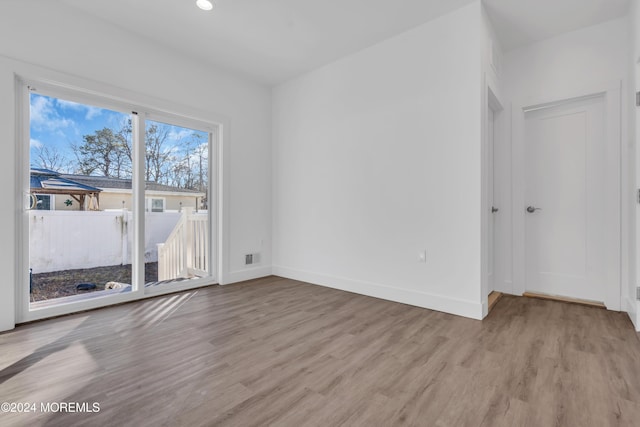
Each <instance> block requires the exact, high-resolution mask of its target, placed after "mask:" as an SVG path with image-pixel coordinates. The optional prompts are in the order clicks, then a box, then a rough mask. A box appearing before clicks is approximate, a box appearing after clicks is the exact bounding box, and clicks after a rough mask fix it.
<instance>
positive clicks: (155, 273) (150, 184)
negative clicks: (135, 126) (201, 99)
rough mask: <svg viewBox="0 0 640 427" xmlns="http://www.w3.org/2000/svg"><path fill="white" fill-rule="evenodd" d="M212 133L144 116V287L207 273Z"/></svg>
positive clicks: (195, 278) (209, 242)
mask: <svg viewBox="0 0 640 427" xmlns="http://www.w3.org/2000/svg"><path fill="white" fill-rule="evenodd" d="M210 145H211V144H210V134H209V133H208V132H204V131H200V130H197V129H192V128H188V127H182V126H176V125H173V124H169V123H163V122H158V121H152V120H147V121H146V133H145V207H146V209H145V239H144V240H145V252H144V258H145V287H146V288H147V289H149V288H152V287H156V286H172V285H174V284H177V283H183V284H184V282H186V281H190V282H193V281H194V280H197V279H202V278H208V277H211V272H212V270H211V259H212V256H211V255H212V254H211V218H210V207H209V199H210V198H209V194H210V193H209V187H210V181H209V169H210V166H209V165H210V163H209V159H210V151H211V147H210Z"/></svg>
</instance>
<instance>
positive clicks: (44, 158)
mask: <svg viewBox="0 0 640 427" xmlns="http://www.w3.org/2000/svg"><path fill="white" fill-rule="evenodd" d="M37 162H38V163H37V164H38V166H39V167H41V168H43V169H49V170H52V171H56V172H69V171H70V170H69V169H70V168H71V162H69V160H68V159H67V158H66V157H65V155H64V154H63V153H61V152H60V150H58V149H57V148H55V147H49V146H46V145H42V146H41V147H38V149H37Z"/></svg>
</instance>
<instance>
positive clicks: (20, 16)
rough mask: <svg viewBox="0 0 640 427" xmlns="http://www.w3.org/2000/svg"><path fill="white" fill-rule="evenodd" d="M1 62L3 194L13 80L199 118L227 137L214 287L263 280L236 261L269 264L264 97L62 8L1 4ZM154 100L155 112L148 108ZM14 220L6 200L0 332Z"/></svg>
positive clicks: (5, 320) (9, 158)
mask: <svg viewBox="0 0 640 427" xmlns="http://www.w3.org/2000/svg"><path fill="white" fill-rule="evenodd" d="M36 6H37V7H36ZM0 56H4V57H5V58H4V59H1V60H0V140H1V141H2V144H3V156H2V157H1V158H0V177H1V178H2V182H3V185H4V186H5V188H14V187H15V184H14V183H15V147H14V141H15V129H14V126H15V118H14V117H15V116H14V114H15V112H14V109H15V108H14V105H15V103H14V102H15V96H14V73H18V74H22V73H27V74H30V76H31V77H42V76H59V77H60V79H61V80H64V81H62V83H67V84H68V83H71V84H74V85H78V84H79V85H85V84H86V85H88V86H91V87H89V89H93V90H98V91H100V90H101V89H104V88H109V87H113V88H117V89H118V90H119V91H120V95H122V94H124V96H126V97H130V98H131V99H130V100H131V101H133V102H138V103H143V104H144V103H146V105H151V106H154V107H157V108H164V109H166V110H169V111H172V112H174V113H178V114H187V115H190V112H192V111H197V112H199V113H201V114H200V115H203V116H204V117H196V118H198V119H204V120H213V121H217V120H218V119H220V118H222V119H223V121H224V123H225V125H227V126H226V130H227V131H228V133H227V134H226V136H227V137H228V140H225V141H224V143H225V148H226V149H227V151H226V153H225V160H226V166H227V168H226V172H227V175H226V182H225V186H226V189H227V196H228V204H227V210H226V214H227V215H226V223H225V224H224V227H223V231H224V232H226V234H225V242H226V243H225V247H224V248H223V253H222V255H223V261H224V262H223V270H222V272H221V275H222V277H220V280H221V281H223V282H225V283H230V282H233V281H237V280H243V279H247V278H252V277H258V276H262V275H266V274H270V269H269V268H268V267H267V268H262V269H257V270H256V269H254V270H246V269H245V268H244V265H243V260H244V256H243V255H244V254H245V253H247V252H257V251H261V252H262V265H264V266H269V265H270V264H271V251H270V247H271V164H270V161H269V159H270V155H271V154H270V153H271V94H270V90H269V89H268V88H266V87H263V86H260V85H257V84H254V83H251V82H249V81H246V80H244V79H242V78H240V77H236V76H232V75H230V74H228V73H225V72H223V71H218V70H214V69H212V68H211V67H208V66H205V65H203V64H200V63H197V62H194V61H192V60H190V59H188V58H187V57H185V56H183V55H182V54H181V53H180V52H179V51H174V50H169V49H166V48H164V47H160V46H158V45H156V44H154V43H151V42H149V41H148V40H147V39H144V38H142V37H139V36H137V35H134V34H132V33H127V32H125V31H123V30H121V29H119V28H117V27H114V26H111V25H108V24H106V23H105V22H103V21H101V20H99V19H97V18H94V17H91V16H88V15H85V14H82V13H80V12H77V11H75V10H73V9H71V8H70V7H68V6H66V5H65V4H63V3H61V2H37V4H36V2H24V1H17V0H9V1H3V2H1V3H0ZM6 57H9V58H14V59H17V60H19V61H17V62H16V61H13V60H7V59H6ZM30 64H35V65H36V66H32V65H30ZM50 70H53V71H50ZM56 78H57V77H56ZM159 100H160V101H161V103H162V104H163V105H156V104H158V102H160V101H159ZM17 212H19V207H18V206H16V203H15V201H12V202H8V203H7V204H6V205H5V209H2V210H0V219H2V221H1V223H0V224H2V225H0V235H2V236H3V239H5V241H4V242H5V243H4V244H5V245H6V250H5V254H6V255H4V256H3V257H1V258H0V267H1V268H2V271H3V272H4V275H5V276H4V280H3V281H2V282H1V283H0V330H4V329H8V328H10V327H12V325H13V322H14V308H13V301H14V296H13V293H14V289H13V287H14V285H15V280H14V277H15V276H14V274H15V273H14V270H15V268H16V267H15V257H14V254H13V248H14V247H15V245H14V244H15V241H14V240H13V239H14V238H15V237H14V230H15V225H16V218H15V215H16V214H17Z"/></svg>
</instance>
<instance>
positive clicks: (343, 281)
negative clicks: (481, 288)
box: [271, 266, 487, 320]
mask: <svg viewBox="0 0 640 427" xmlns="http://www.w3.org/2000/svg"><path fill="white" fill-rule="evenodd" d="M271 270H272V272H273V274H274V275H276V276H280V277H286V278H288V279H293V280H299V281H302V282H307V283H310V284H314V285H320V286H326V287H329V288H334V289H340V290H343V291H347V292H353V293H356V294H360V295H365V296H371V297H375V298H381V299H385V300H389V301H395V302H399V303H403V304H408V305H413V306H416V307H422V308H427V309H430V310H436V311H442V312H444V313H450V314H455V315H458V316H464V317H469V318H471V319H477V320H481V319H482V318H483V312H484V311H486V309H487V307H486V305H485V304H482V303H479V302H476V301H471V300H463V299H457V298H451V297H447V296H443V295H437V294H431V293H427V292H418V291H414V290H411V289H404V288H396V287H392V286H388V285H384V284H380V283H372V282H364V281H360V280H353V279H348V278H344V277H333V276H327V275H323V274H318V273H314V272H310V271H303V270H296V269H293V268H288V267H283V266H273V267H272V269H271Z"/></svg>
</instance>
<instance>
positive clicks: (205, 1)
mask: <svg viewBox="0 0 640 427" xmlns="http://www.w3.org/2000/svg"><path fill="white" fill-rule="evenodd" d="M196 4H197V5H198V7H199V8H200V9H202V10H211V9H213V3H211V2H210V1H209V0H196Z"/></svg>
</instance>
